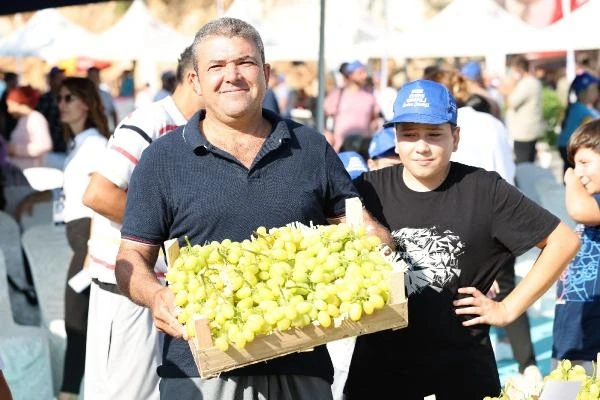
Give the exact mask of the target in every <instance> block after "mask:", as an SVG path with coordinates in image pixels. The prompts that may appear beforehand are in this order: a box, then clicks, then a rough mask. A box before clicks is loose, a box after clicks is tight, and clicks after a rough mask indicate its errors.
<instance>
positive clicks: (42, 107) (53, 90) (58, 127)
mask: <svg viewBox="0 0 600 400" xmlns="http://www.w3.org/2000/svg"><path fill="white" fill-rule="evenodd" d="M63 79H65V70H64V69H62V68H59V67H52V68H51V69H50V72H49V73H48V87H49V90H48V91H47V92H46V93H44V94H43V95H42V97H40V101H39V102H38V104H37V107H36V110H37V111H39V112H41V113H42V115H43V116H44V117H45V118H46V121H48V127H49V128H50V137H52V151H53V152H54V153H57V154H56V156H57V158H58V159H63V158H64V157H65V156H66V151H67V143H66V142H65V138H64V135H63V124H62V121H61V120H60V113H59V111H58V102H57V101H56V96H57V95H58V91H59V89H60V85H61V83H62V81H63ZM57 163H60V161H57ZM59 168H62V165H61V166H60V167H59Z"/></svg>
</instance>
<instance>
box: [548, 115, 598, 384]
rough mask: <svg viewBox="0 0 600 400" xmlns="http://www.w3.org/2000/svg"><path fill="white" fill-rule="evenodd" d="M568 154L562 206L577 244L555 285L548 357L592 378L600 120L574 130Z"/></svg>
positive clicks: (595, 347) (595, 341)
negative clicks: (572, 225)
mask: <svg viewBox="0 0 600 400" xmlns="http://www.w3.org/2000/svg"><path fill="white" fill-rule="evenodd" d="M567 154H568V161H569V162H570V163H574V165H575V169H573V168H568V169H567V170H566V172H565V180H564V182H565V191H566V199H565V203H566V207H567V212H568V213H569V215H570V216H571V218H573V220H575V221H576V222H577V223H578V224H579V225H578V226H577V228H576V231H577V232H578V233H579V235H580V237H581V243H582V244H581V249H580V250H579V253H577V255H576V256H575V258H574V259H573V261H571V264H569V267H568V268H567V269H566V270H565V272H564V273H563V274H562V276H561V277H560V279H559V281H558V284H557V292H558V293H557V294H558V298H557V301H556V307H555V315H554V332H553V336H554V343H553V345H552V359H553V363H554V364H555V363H556V362H558V361H560V360H563V359H568V360H571V362H572V363H573V364H579V365H582V366H583V367H584V368H585V369H586V371H587V373H588V374H592V369H593V368H592V360H595V359H596V355H597V354H598V353H599V352H600V275H599V274H598V265H599V262H600V226H599V225H600V207H599V206H598V205H599V204H600V119H596V120H593V121H591V122H588V123H586V124H584V125H582V126H580V127H579V128H578V129H577V130H576V131H575V133H574V134H573V136H572V137H571V140H570V141H569V146H568V148H567Z"/></svg>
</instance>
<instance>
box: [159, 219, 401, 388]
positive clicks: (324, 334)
mask: <svg viewBox="0 0 600 400" xmlns="http://www.w3.org/2000/svg"><path fill="white" fill-rule="evenodd" d="M165 249H166V254H167V261H168V265H169V269H168V272H167V282H168V283H169V287H170V288H171V290H172V291H173V293H174V294H175V303H176V305H177V307H178V310H179V314H178V319H179V321H180V322H181V323H182V324H183V325H184V327H185V329H186V333H187V335H188V337H189V345H190V348H191V351H192V354H193V355H194V359H195V362H196V365H197V367H198V370H199V372H200V376H201V377H202V378H210V377H213V376H217V375H218V374H220V373H221V372H224V371H229V370H232V369H235V368H239V367H242V366H245V365H249V364H253V363H257V362H260V361H265V360H269V359H271V358H275V357H280V356H283V355H286V354H290V353H293V352H299V351H310V350H311V349H312V348H313V347H315V346H318V345H322V344H324V343H327V342H330V341H334V340H337V339H341V338H345V337H351V336H358V335H363V334H366V333H372V332H377V331H381V330H385V329H399V328H403V327H406V326H407V325H408V310H407V300H406V296H405V292H404V267H405V264H404V263H403V261H400V260H399V259H398V258H394V255H393V254H390V252H389V248H387V247H386V246H385V245H381V243H380V241H379V239H378V238H377V237H376V236H371V235H368V234H367V233H366V232H365V228H364V227H363V226H362V225H350V224H346V223H344V224H339V225H323V226H311V227H307V226H304V225H301V224H291V225H288V226H285V227H281V228H274V229H270V230H267V229H265V228H264V227H259V228H258V229H257V230H256V231H255V232H254V234H253V235H252V237H251V238H249V239H247V240H244V241H243V242H232V241H230V240H224V241H222V242H212V243H208V244H205V245H197V244H196V245H192V244H191V243H188V244H187V246H185V247H183V248H181V249H180V248H179V245H178V242H177V240H176V239H173V240H170V241H168V242H166V243H165ZM386 250H387V251H386Z"/></svg>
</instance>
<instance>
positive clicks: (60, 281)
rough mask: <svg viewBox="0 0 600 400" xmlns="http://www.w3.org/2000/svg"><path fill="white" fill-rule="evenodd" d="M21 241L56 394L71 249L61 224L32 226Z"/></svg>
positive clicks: (59, 381) (62, 350)
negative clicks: (45, 336) (43, 331)
mask: <svg viewBox="0 0 600 400" xmlns="http://www.w3.org/2000/svg"><path fill="white" fill-rule="evenodd" d="M21 244H22V246H23V250H25V255H26V256H27V260H28V261H29V267H30V269H31V276H32V278H33V284H34V285H35V288H36V292H37V296H38V303H39V307H40V318H41V324H42V328H44V329H45V330H46V331H47V333H48V335H49V336H48V337H49V339H50V352H51V360H52V375H53V382H54V389H55V392H56V393H58V390H60V384H61V381H62V372H63V371H62V368H63V363H64V354H65V350H66V336H67V335H66V331H65V322H64V304H65V302H64V300H65V299H64V294H65V286H66V276H67V270H68V267H69V261H70V259H71V255H72V251H71V248H70V247H69V244H68V242H67V238H66V234H65V226H64V225H59V226H55V225H53V224H48V225H37V226H33V227H31V228H29V229H27V230H26V231H25V233H23V235H22V236H21Z"/></svg>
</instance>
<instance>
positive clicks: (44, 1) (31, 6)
mask: <svg viewBox="0 0 600 400" xmlns="http://www.w3.org/2000/svg"><path fill="white" fill-rule="evenodd" d="M104 1H107V0H21V1H16V0H10V1H9V0H7V1H2V2H0V15H9V14H15V13H19V12H26V11H36V10H43V9H46V8H55V7H64V6H75V5H80V4H88V3H101V2H104Z"/></svg>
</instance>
